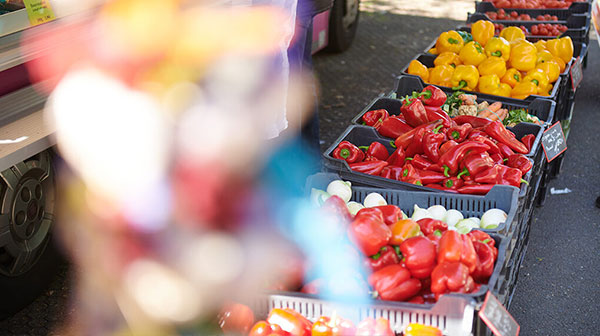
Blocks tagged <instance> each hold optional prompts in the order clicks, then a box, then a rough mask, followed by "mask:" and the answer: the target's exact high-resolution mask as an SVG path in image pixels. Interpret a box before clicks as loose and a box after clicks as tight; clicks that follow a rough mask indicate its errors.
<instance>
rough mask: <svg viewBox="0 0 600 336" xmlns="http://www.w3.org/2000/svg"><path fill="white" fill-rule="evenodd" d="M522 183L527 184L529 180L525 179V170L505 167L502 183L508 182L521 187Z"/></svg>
mask: <svg viewBox="0 0 600 336" xmlns="http://www.w3.org/2000/svg"><path fill="white" fill-rule="evenodd" d="M505 167H506V166H505ZM521 183H525V184H527V181H525V180H524V179H523V172H521V170H519V169H517V168H510V167H506V168H503V172H502V184H507V185H511V186H514V187H517V188H519V187H521Z"/></svg>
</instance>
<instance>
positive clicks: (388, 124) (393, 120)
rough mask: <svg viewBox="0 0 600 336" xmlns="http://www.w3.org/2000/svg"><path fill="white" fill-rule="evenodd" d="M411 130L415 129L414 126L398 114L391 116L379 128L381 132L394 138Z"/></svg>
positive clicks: (378, 130)
mask: <svg viewBox="0 0 600 336" xmlns="http://www.w3.org/2000/svg"><path fill="white" fill-rule="evenodd" d="M411 130H413V127H412V126H410V125H409V124H407V123H406V121H405V120H403V119H401V118H399V117H397V116H390V117H389V118H387V119H386V120H384V121H383V123H382V124H381V125H380V126H379V128H377V132H379V134H381V135H383V136H384V137H388V138H394V139H395V138H397V137H399V136H401V135H402V134H405V133H408V132H410V131H411Z"/></svg>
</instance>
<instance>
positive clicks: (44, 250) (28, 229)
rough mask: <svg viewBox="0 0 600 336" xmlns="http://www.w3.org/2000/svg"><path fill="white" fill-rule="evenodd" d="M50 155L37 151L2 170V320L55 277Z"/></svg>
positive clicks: (56, 255)
mask: <svg viewBox="0 0 600 336" xmlns="http://www.w3.org/2000/svg"><path fill="white" fill-rule="evenodd" d="M54 214H55V182H54V170H53V168H52V155H51V153H50V152H49V151H44V152H42V153H39V154H37V155H35V156H33V157H31V158H29V159H27V160H25V161H23V162H19V163H18V164H16V165H14V166H12V167H10V168H9V169H6V170H4V171H3V172H1V173H0V302H2V304H1V305H0V319H4V318H6V317H8V316H10V315H12V314H14V313H15V312H17V311H19V310H21V309H22V308H24V307H25V306H27V305H28V304H29V303H31V302H32V301H33V300H34V299H35V298H37V297H38V296H39V295H40V294H41V293H42V291H43V290H44V289H45V288H46V287H47V285H48V284H49V283H50V282H51V281H52V280H53V279H54V277H55V275H56V273H57V270H58V268H59V266H60V261H61V256H60V254H59V253H58V249H57V248H56V246H54V242H53V239H52V227H53V225H54Z"/></svg>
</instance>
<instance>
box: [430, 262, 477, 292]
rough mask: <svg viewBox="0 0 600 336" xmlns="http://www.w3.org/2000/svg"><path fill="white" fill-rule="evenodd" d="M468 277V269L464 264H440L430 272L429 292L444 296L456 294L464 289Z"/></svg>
mask: <svg viewBox="0 0 600 336" xmlns="http://www.w3.org/2000/svg"><path fill="white" fill-rule="evenodd" d="M468 277H469V268H468V267H467V266H465V265H464V264H462V263H460V262H458V261H453V262H440V263H439V264H438V265H437V266H436V267H435V268H434V269H433V272H431V292H432V293H434V294H446V293H449V292H456V291H459V290H460V289H462V288H463V287H465V285H466V284H467V278H468Z"/></svg>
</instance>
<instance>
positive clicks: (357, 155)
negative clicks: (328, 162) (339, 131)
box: [332, 141, 365, 163]
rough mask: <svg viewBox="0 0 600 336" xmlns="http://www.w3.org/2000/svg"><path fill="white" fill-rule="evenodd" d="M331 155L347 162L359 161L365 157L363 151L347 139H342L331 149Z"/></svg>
mask: <svg viewBox="0 0 600 336" xmlns="http://www.w3.org/2000/svg"><path fill="white" fill-rule="evenodd" d="M332 155H333V157H334V158H336V159H341V160H344V161H346V162H348V163H356V162H361V161H362V160H364V159H365V153H363V151H361V150H360V148H358V147H356V146H355V145H354V144H352V143H350V142H349V141H342V142H340V144H339V145H338V146H337V147H336V149H334V150H333V154H332Z"/></svg>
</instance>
